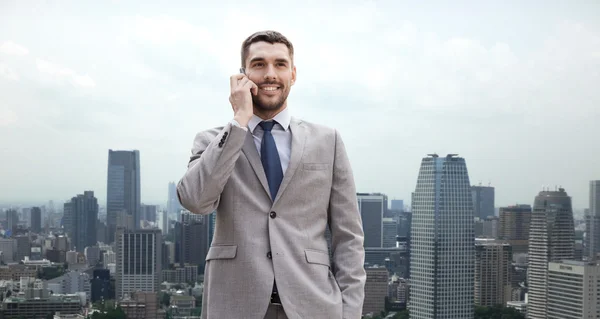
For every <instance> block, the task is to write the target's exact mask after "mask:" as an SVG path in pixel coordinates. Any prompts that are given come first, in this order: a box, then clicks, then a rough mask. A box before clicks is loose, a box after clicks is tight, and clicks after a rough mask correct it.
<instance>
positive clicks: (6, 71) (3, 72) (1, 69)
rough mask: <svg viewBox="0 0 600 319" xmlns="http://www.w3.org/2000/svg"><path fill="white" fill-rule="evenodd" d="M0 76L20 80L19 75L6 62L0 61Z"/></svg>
mask: <svg viewBox="0 0 600 319" xmlns="http://www.w3.org/2000/svg"><path fill="white" fill-rule="evenodd" d="M0 76H2V77H4V78H5V79H8V80H10V81H18V80H19V75H18V74H17V73H16V72H15V71H14V70H13V69H12V68H10V67H9V66H8V65H7V64H6V63H2V62H0Z"/></svg>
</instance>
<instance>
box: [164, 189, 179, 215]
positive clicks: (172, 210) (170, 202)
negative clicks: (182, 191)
mask: <svg viewBox="0 0 600 319" xmlns="http://www.w3.org/2000/svg"><path fill="white" fill-rule="evenodd" d="M180 210H181V203H179V197H177V184H175V182H169V197H168V199H167V212H168V213H169V214H178V213H179V211H180ZM177 220H179V216H177Z"/></svg>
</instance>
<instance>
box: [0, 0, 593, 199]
mask: <svg viewBox="0 0 600 319" xmlns="http://www.w3.org/2000/svg"><path fill="white" fill-rule="evenodd" d="M156 2H158V1H156ZM238 2H239V3H236V2H228V1H218V3H219V4H217V5H210V6H209V5H206V4H204V5H202V4H201V3H216V2H214V1H210V2H209V1H206V2H202V1H189V2H181V1H169V2H167V1H163V4H161V5H158V4H156V5H155V4H148V1H22V0H19V1H7V0H1V1H0V149H1V155H0V158H1V160H0V161H1V162H0V163H1V164H0V202H13V201H47V200H50V199H53V200H55V201H60V202H62V201H64V200H66V199H68V198H70V197H72V196H74V195H76V194H79V193H82V192H83V191H84V190H93V191H94V192H95V193H96V196H97V197H98V198H99V200H100V204H101V205H104V204H105V203H106V170H107V158H108V149H138V150H140V153H141V169H142V175H141V180H142V201H143V202H145V203H160V204H162V203H164V202H165V201H166V197H167V186H168V182H169V181H177V180H179V178H180V177H181V176H182V175H183V173H184V172H185V169H186V165H187V163H188V158H189V155H190V148H191V146H192V142H193V139H194V136H195V134H196V133H197V132H198V131H201V130H204V129H208V128H212V127H214V126H220V125H223V124H225V123H226V122H227V121H229V120H230V119H231V118H232V111H231V106H230V104H229V101H228V95H229V76H230V75H231V74H233V73H236V72H237V70H238V68H239V66H240V65H239V64H240V62H239V47H240V44H241V42H242V41H243V40H244V38H245V37H246V36H248V35H250V34H251V33H253V32H254V31H258V30H263V29H275V30H278V31H280V32H282V33H283V34H285V35H286V36H288V37H289V39H290V40H291V41H292V42H293V43H294V45H295V50H296V56H295V63H296V65H297V69H298V79H297V82H296V85H295V86H294V87H293V88H292V91H291V94H290V97H289V103H288V105H289V107H290V110H291V112H292V114H293V115H294V116H297V117H301V118H304V119H306V120H308V121H312V122H316V123H321V124H325V125H329V126H332V127H335V128H337V129H339V130H340V132H341V134H342V137H343V139H344V141H345V143H346V145H347V150H348V154H349V156H350V159H351V163H352V165H353V168H354V172H355V180H356V184H357V188H358V191H361V192H383V193H386V194H388V195H389V197H390V199H394V198H396V199H405V200H406V201H408V200H409V199H410V194H411V192H412V191H414V188H415V185H416V178H417V173H418V170H419V166H420V162H421V159H422V158H423V157H424V156H426V154H428V153H432V152H437V153H439V154H442V155H445V154H447V153H458V154H459V155H460V156H462V157H464V158H465V159H466V161H467V167H468V170H469V175H470V179H471V183H472V184H478V183H480V182H481V183H483V184H484V185H487V184H488V183H491V185H492V186H495V187H496V206H502V205H508V204H514V203H527V204H531V203H532V201H533V198H534V196H535V195H536V194H537V193H538V192H539V191H540V190H541V188H542V185H548V186H551V187H552V188H554V185H562V186H563V187H565V188H566V190H567V192H568V193H569V194H570V195H571V196H572V197H573V201H574V205H575V207H576V208H580V209H582V208H585V207H587V206H588V187H589V181H590V180H592V179H600V86H599V85H600V18H599V17H600V2H598V1H595V0H590V1H560V2H559V1H495V2H496V4H494V5H491V4H489V3H490V2H491V1H437V3H435V2H433V1H428V2H427V3H428V4H427V5H425V4H420V2H417V1H415V2H414V3H409V2H402V3H397V1H372V2H362V1H344V2H342V1H339V2H328V4H324V3H325V2H324V1H323V2H322V1H295V2H291V1H275V2H268V1H251V4H246V3H247V1H238ZM483 2H486V3H488V4H484V3H483ZM523 2H526V3H527V4H523ZM554 2H556V3H554ZM248 3H250V2H248ZM342 3H344V4H342ZM417 3H419V4H417Z"/></svg>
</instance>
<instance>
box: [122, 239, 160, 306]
mask: <svg viewBox="0 0 600 319" xmlns="http://www.w3.org/2000/svg"><path fill="white" fill-rule="evenodd" d="M116 255H117V265H116V272H115V287H116V297H117V298H118V299H121V298H123V296H124V295H125V294H130V293H131V292H134V291H145V292H158V291H159V289H160V279H161V275H162V268H161V258H162V235H161V232H160V229H138V230H129V229H126V228H121V227H119V228H118V229H117V236H116Z"/></svg>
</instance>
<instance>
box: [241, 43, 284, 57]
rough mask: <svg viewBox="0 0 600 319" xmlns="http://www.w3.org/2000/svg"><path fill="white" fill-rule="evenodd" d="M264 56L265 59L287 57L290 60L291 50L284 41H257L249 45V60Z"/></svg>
mask: <svg viewBox="0 0 600 319" xmlns="http://www.w3.org/2000/svg"><path fill="white" fill-rule="evenodd" d="M256 58H262V59H265V60H270V59H286V60H290V51H289V50H288V48H287V46H286V45H285V44H283V43H273V44H271V43H268V42H263V41H261V42H255V43H252V44H251V45H250V47H248V58H247V61H250V60H252V59H256Z"/></svg>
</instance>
